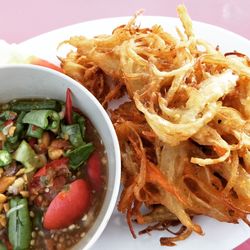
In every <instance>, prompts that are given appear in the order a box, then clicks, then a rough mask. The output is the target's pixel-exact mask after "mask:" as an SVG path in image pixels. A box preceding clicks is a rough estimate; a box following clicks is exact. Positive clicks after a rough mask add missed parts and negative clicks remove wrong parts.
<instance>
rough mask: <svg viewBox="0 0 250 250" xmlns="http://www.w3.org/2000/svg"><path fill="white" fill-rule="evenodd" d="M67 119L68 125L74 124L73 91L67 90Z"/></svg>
mask: <svg viewBox="0 0 250 250" xmlns="http://www.w3.org/2000/svg"><path fill="white" fill-rule="evenodd" d="M65 119H66V122H67V123H68V124H72V123H73V117H72V97H71V90H70V89H69V88H67V91H66V110H65Z"/></svg>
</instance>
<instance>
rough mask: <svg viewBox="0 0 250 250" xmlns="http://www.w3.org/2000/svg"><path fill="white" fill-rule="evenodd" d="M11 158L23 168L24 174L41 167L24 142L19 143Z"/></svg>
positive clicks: (38, 160)
mask: <svg viewBox="0 0 250 250" xmlns="http://www.w3.org/2000/svg"><path fill="white" fill-rule="evenodd" d="M13 158H14V159H15V160H16V161H19V162H21V163H22V164H23V165H24V166H25V168H26V170H25V171H26V172H31V171H33V170H34V169H36V168H39V167H42V166H43V162H42V160H41V159H40V158H39V157H38V155H36V153H35V151H34V150H33V149H32V147H31V146H30V145H29V143H27V142H26V141H24V140H23V141H22V142H21V143H20V145H19V147H18V148H17V150H16V151H15V153H14V154H13Z"/></svg>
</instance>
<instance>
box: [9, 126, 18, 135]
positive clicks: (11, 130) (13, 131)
mask: <svg viewBox="0 0 250 250" xmlns="http://www.w3.org/2000/svg"><path fill="white" fill-rule="evenodd" d="M15 130H16V127H15V126H11V127H10V129H9V131H8V135H9V136H13V135H14V133H15Z"/></svg>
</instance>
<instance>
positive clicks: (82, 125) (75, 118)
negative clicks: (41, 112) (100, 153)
mask: <svg viewBox="0 0 250 250" xmlns="http://www.w3.org/2000/svg"><path fill="white" fill-rule="evenodd" d="M73 122H74V123H78V124H79V126H80V130H81V134H82V138H83V139H84V137H85V131H86V127H85V119H84V117H83V116H81V115H79V114H78V113H76V112H73Z"/></svg>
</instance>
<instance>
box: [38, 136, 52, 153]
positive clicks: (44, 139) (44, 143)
mask: <svg viewBox="0 0 250 250" xmlns="http://www.w3.org/2000/svg"><path fill="white" fill-rule="evenodd" d="M38 143H39V145H42V148H43V149H47V148H48V146H49V144H50V136H49V133H48V132H44V133H43V135H42V138H41V139H39V140H38Z"/></svg>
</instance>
